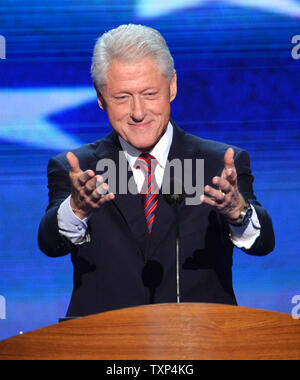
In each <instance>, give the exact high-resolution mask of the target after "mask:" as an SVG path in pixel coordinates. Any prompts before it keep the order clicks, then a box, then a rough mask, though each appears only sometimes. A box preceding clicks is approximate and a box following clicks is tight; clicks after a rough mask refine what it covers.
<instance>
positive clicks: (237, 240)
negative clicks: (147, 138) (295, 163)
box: [57, 123, 261, 249]
mask: <svg viewBox="0 0 300 380" xmlns="http://www.w3.org/2000/svg"><path fill="white" fill-rule="evenodd" d="M172 139H173V126H172V124H171V123H169V124H168V127H167V129H166V132H165V133H164V135H163V136H162V137H161V139H160V140H159V142H158V143H157V144H156V145H155V147H154V148H153V149H152V150H151V151H150V152H149V153H150V154H151V155H152V156H154V157H155V158H156V160H157V162H158V165H157V166H156V169H155V179H156V182H157V184H158V186H159V188H160V187H161V185H162V180H163V175H164V170H165V167H166V164H167V159H168V155H169V150H170V146H171V143H172ZM119 140H120V144H121V146H122V149H123V151H124V154H125V156H126V159H127V160H128V163H129V165H130V168H131V170H132V173H133V176H134V180H135V182H136V185H137V189H138V191H139V192H140V191H141V189H142V186H143V183H144V180H145V177H144V172H143V171H142V170H141V169H139V168H135V167H134V166H135V165H134V164H135V161H136V160H137V158H138V157H139V156H140V154H141V153H142V152H141V151H139V150H138V149H136V148H134V147H133V146H132V145H130V144H129V143H128V142H126V141H125V140H124V139H123V138H122V137H119ZM70 198H71V196H69V197H68V198H67V199H66V200H65V201H64V202H63V203H62V204H61V205H60V207H59V209H58V214H57V219H58V227H59V232H60V234H61V235H63V236H65V237H67V238H68V239H69V240H70V241H71V242H72V243H73V244H83V243H86V242H89V241H90V235H89V231H88V225H87V222H88V218H85V219H83V220H81V219H80V218H78V217H77V216H76V215H75V214H74V213H73V211H72V208H71V205H70ZM251 208H252V211H253V212H252V217H251V220H250V221H249V223H248V225H247V226H244V227H235V226H231V225H230V229H231V233H230V238H231V241H232V243H233V244H234V245H235V246H236V247H238V248H244V249H249V248H251V247H252V245H253V244H254V242H255V241H256V239H257V238H258V237H259V235H260V228H261V226H260V223H259V220H258V217H257V214H256V211H255V208H254V207H253V206H252V205H251Z"/></svg>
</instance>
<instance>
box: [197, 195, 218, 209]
mask: <svg viewBox="0 0 300 380" xmlns="http://www.w3.org/2000/svg"><path fill="white" fill-rule="evenodd" d="M200 201H201V203H205V204H207V205H209V206H213V207H217V206H219V205H218V203H217V202H216V201H215V200H213V199H212V198H210V197H208V196H206V195H201V197H200Z"/></svg>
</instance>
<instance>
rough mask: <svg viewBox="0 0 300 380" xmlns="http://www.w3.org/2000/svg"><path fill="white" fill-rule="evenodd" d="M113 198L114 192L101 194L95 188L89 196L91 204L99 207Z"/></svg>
mask: <svg viewBox="0 0 300 380" xmlns="http://www.w3.org/2000/svg"><path fill="white" fill-rule="evenodd" d="M114 198H115V195H114V194H112V193H108V194H105V195H103V194H100V193H99V191H98V190H97V189H96V190H94V191H93V193H92V194H91V196H90V199H91V202H92V206H93V207H96V208H99V207H100V205H101V204H103V203H105V202H107V201H110V200H112V199H114Z"/></svg>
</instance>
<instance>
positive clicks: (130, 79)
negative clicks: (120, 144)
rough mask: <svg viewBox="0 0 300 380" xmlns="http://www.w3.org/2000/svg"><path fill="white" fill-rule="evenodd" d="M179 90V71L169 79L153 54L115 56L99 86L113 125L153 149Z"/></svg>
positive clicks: (138, 144)
mask: <svg viewBox="0 0 300 380" xmlns="http://www.w3.org/2000/svg"><path fill="white" fill-rule="evenodd" d="M176 92H177V84H176V73H175V72H174V75H173V78H172V80H171V82H170V83H169V80H168V79H167V78H166V77H165V76H164V75H163V74H162V73H161V72H160V70H159V68H158V66H157V64H156V62H155V61H154V60H153V59H152V58H149V57H146V58H143V59H142V60H140V61H137V62H125V61H120V60H114V61H113V62H112V63H111V64H110V66H109V68H108V71H107V76H106V82H105V84H104V85H103V86H102V88H101V91H100V90H99V89H97V93H98V102H99V106H100V107H101V108H102V109H104V110H106V111H107V114H108V118H109V121H110V124H111V126H112V127H113V129H114V130H115V131H116V132H117V134H118V135H119V136H121V137H122V138H123V139H124V140H125V141H127V142H128V143H129V144H131V145H132V146H134V147H135V148H137V149H139V150H141V151H149V150H151V149H152V148H153V147H154V146H155V144H156V143H157V142H158V141H159V139H160V138H161V136H162V135H163V134H164V132H165V130H166V127H167V125H168V122H169V120H170V102H171V101H172V100H173V99H174V98H175V96H176Z"/></svg>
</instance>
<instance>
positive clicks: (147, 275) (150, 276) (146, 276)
mask: <svg viewBox="0 0 300 380" xmlns="http://www.w3.org/2000/svg"><path fill="white" fill-rule="evenodd" d="M163 274H164V269H163V267H162V265H161V263H159V262H158V261H157V260H148V261H147V262H146V264H145V266H144V269H143V272H142V280H143V283H144V286H145V287H146V288H149V290H150V303H151V304H153V303H154V294H155V289H156V288H157V287H158V286H159V285H160V283H161V280H162V278H163Z"/></svg>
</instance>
